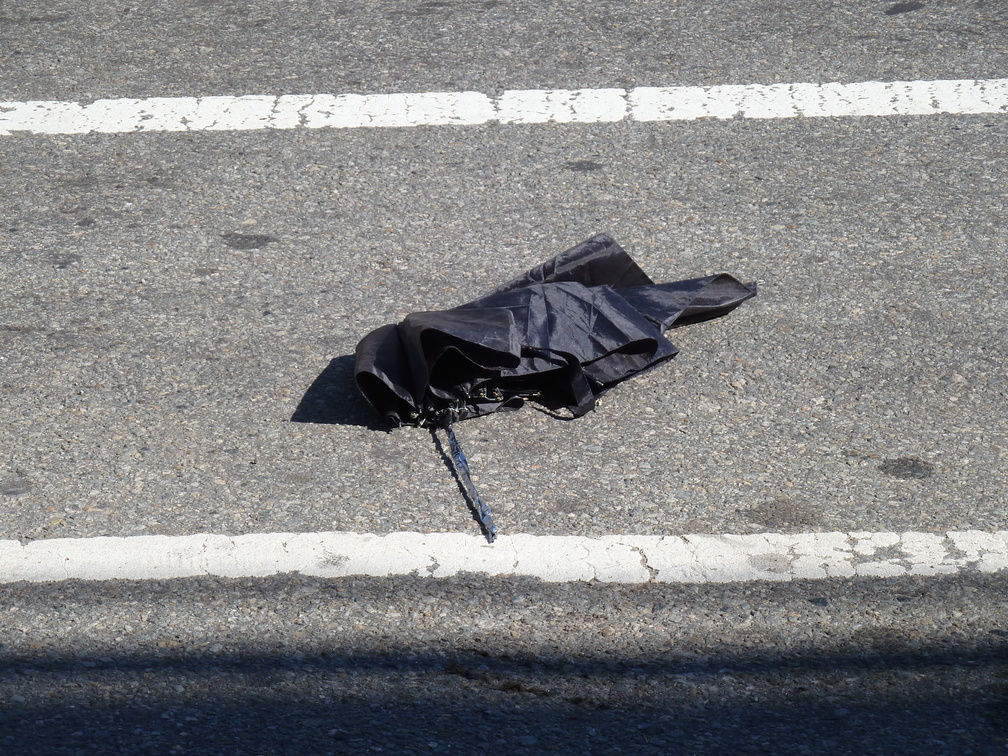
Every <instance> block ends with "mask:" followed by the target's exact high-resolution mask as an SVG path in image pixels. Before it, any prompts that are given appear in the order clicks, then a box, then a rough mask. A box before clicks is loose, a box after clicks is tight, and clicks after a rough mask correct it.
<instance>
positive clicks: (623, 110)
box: [0, 79, 1008, 136]
mask: <svg viewBox="0 0 1008 756" xmlns="http://www.w3.org/2000/svg"><path fill="white" fill-rule="evenodd" d="M938 113H949V114H958V115H967V114H980V113H1000V114H1005V113H1008V79H981V80H971V79H963V80H938V81H890V82H881V81H868V82H856V83H851V84H841V83H837V82H832V83H824V84H816V83H795V84H770V85H764V84H745V85H736V84H722V85H716V86H710V87H637V88H636V89H630V90H624V89H525V90H511V91H506V92H504V93H503V94H502V95H501V96H499V97H492V96H490V95H486V94H483V93H481V92H412V93H410V92H405V93H394V94H364V95H361V94H305V95H280V96H274V95H244V96H239V97H149V98H144V99H115V100H95V101H94V102H91V103H88V104H85V103H80V102H62V101H54V100H52V101H51V100H31V101H27V102H0V136H9V135H11V134H14V133H18V132H24V133H30V134H89V133H125V132H163V131H250V130H261V129H296V128H308V129H321V128H334V129H347V128H382V127H411V126H445V125H459V126H466V125H478V124H484V123H491V122H498V123H506V124H523V123H524V124H533V123H546V122H554V123H602V122H616V121H622V120H628V119H629V120H634V121H695V120H699V119H703V118H714V119H729V118H756V119H764V118H829V117H833V118H842V117H852V116H893V115H934V114H938Z"/></svg>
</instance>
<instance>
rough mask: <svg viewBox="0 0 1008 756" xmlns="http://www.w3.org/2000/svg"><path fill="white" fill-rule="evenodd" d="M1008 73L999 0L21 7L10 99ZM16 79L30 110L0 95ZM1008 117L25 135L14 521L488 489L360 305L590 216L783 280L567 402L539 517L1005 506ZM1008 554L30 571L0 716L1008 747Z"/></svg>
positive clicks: (263, 745)
mask: <svg viewBox="0 0 1008 756" xmlns="http://www.w3.org/2000/svg"><path fill="white" fill-rule="evenodd" d="M1006 77H1008V5H1006V4H1005V3H1003V2H999V1H995V0H988V1H984V0H969V1H965V0H964V1H954V0H947V1H941V0H923V1H922V2H847V3H840V2H835V1H833V0H810V1H806V2H797V1H796V0H782V1H781V2H772V3H771V2H766V1H765V0H748V1H742V0H726V1H725V2H721V3H717V4H712V3H708V2H699V1H697V0H684V1H683V2H677V3H667V2H656V1H645V2H638V3H615V2H590V3H583V2H582V3H575V2H566V3H532V2H511V1H509V0H488V1H486V2H463V1H462V0H458V1H457V2H452V1H445V2H441V1H437V2H419V3H417V2H412V3H408V2H396V3H389V2H375V3H366V4H365V3H357V2H340V3H303V2H288V3H269V4H267V3H261V4H257V3H242V2H233V3H210V2H199V3H197V2H191V3H186V2H179V0H168V1H167V2H164V3H158V4H138V5H128V4H120V5H116V6H114V7H113V6H112V5H108V4H100V3H99V4H95V3H90V4H88V3H79V2H46V3H42V2H22V1H21V0H7V1H5V2H4V3H2V4H0V102H2V101H8V102H11V103H21V102H26V101H31V100H46V101H58V102H81V103H90V102H92V101H94V100H97V99H115V98H150V97H166V98H169V97H205V96H241V95H270V96H283V95H312V94H385V93H401V92H416V93H421V92H463V91H472V92H480V93H485V94H486V95H488V96H490V97H500V96H501V95H502V93H504V92H505V91H507V90H536V89H580V90H584V89H595V88H621V89H624V90H630V89H633V88H635V87H678V86H704V87H706V86H714V85H724V84H738V85H745V84H781V83H783V84H787V83H800V82H812V83H815V82H843V83H847V82H865V81H933V80H949V79H967V80H997V79H1003V78H1006ZM4 109H5V108H4V106H3V105H0V111H3V110H4ZM1006 145H1008V112H993V113H983V114H973V115H969V114H961V113H954V112H950V113H942V114H926V115H890V116H871V117H858V116H850V117H831V118H805V117H796V118H788V119H775V120H766V119H763V120H761V119H753V118H745V117H739V118H733V119H718V118H705V119H700V120H692V121H683V122H679V121H657V122H642V121H635V120H633V119H625V120H621V121H617V122H611V123H556V122H545V123H522V124H507V123H500V122H487V123H483V124H477V125H464V126H452V125H439V126H416V127H399V128H397V127H392V128H366V127H364V128H355V129H331V128H323V129H307V128H294V129H288V130H265V129H259V130H251V131H243V130H199V129H193V130H189V131H175V132H167V131H166V132H151V133H85V134H44V133H34V132H31V131H15V132H11V133H8V134H4V135H2V136H0V177H2V179H3V187H4V191H3V194H2V196H0V539H6V540H17V541H21V542H29V541H34V540H40V539H53V538H74V539H84V538H94V537H97V536H133V535H148V534H150V535H154V534H156V535H166V536H183V535H188V534H193V533H220V534H232V535H240V534H249V533H276V532H305V533H311V532H324V531H350V532H357V533H378V534H382V533H391V532H398V531H419V532H462V533H469V534H472V535H474V536H475V535H477V534H478V533H479V529H478V526H477V524H476V523H475V521H474V520H473V518H472V515H471V513H470V511H469V510H468V509H467V507H466V505H465V502H464V501H463V499H462V498H461V494H460V492H459V489H458V486H457V485H456V482H455V480H454V478H453V476H452V473H451V471H450V469H449V468H448V467H447V466H446V464H445V459H444V457H443V453H442V451H441V450H440V449H439V448H438V446H437V444H436V443H435V442H434V441H433V440H432V438H431V435H430V434H429V433H427V432H426V431H421V430H408V429H402V430H397V431H395V432H391V433H384V432H383V431H382V428H381V423H380V421H379V419H378V418H376V417H374V416H373V415H372V414H371V413H370V410H369V409H368V408H367V407H366V406H365V405H363V403H362V402H361V400H360V399H359V398H358V397H357V395H356V394H355V392H354V389H353V387H352V383H351V378H350V375H351V368H352V356H351V355H352V353H353V349H354V346H355V345H356V343H357V341H358V340H359V339H360V338H361V336H363V335H364V334H365V333H366V332H368V331H369V330H371V329H373V328H375V327H377V326H379V325H382V324H384V323H387V322H392V321H395V320H398V319H400V318H402V317H403V316H404V315H405V314H407V313H409V312H412V311H417V310H425V309H441V308H445V307H450V306H452V305H454V304H459V303H461V302H464V301H468V300H469V299H472V298H473V297H475V296H477V295H479V294H481V293H483V292H484V291H486V290H488V289H490V288H492V287H494V286H496V285H497V284H498V283H500V282H502V281H504V280H507V279H509V278H511V277H513V276H514V275H516V274H518V273H520V272H522V271H524V270H525V269H527V268H529V267H531V266H532V265H534V264H536V263H538V262H540V261H542V260H543V259H546V258H547V257H550V256H552V255H554V254H556V253H558V252H560V251H562V250H564V249H566V248H567V247H570V246H572V245H573V244H575V243H577V242H579V241H581V240H583V239H585V238H587V237H589V236H591V235H593V234H595V233H598V232H602V231H605V232H608V233H610V234H612V235H613V236H614V237H615V238H616V239H617V241H618V242H620V243H621V244H622V245H623V246H624V247H625V248H626V249H627V250H628V251H629V252H630V253H631V255H633V256H634V257H635V259H637V261H638V262H639V263H640V265H641V266H642V267H643V268H644V270H645V271H646V272H648V273H649V274H650V275H651V276H652V278H654V279H655V280H658V281H665V280H678V279H681V278H690V277H694V276H699V275H704V274H708V273H718V272H727V273H731V274H733V275H735V276H736V277H738V278H740V279H743V280H747V281H749V280H754V281H757V282H758V283H759V286H760V294H759V296H758V297H757V298H756V299H754V300H752V301H750V302H747V303H746V304H745V305H743V306H742V307H741V308H739V309H738V310H737V311H736V312H734V313H732V314H731V315H730V316H728V317H727V318H724V319H722V320H718V321H714V322H711V323H706V324H702V325H698V326H695V327H690V328H685V329H679V330H677V331H675V332H673V334H672V337H673V341H674V342H675V343H676V344H677V346H679V347H680V349H681V350H682V352H681V354H680V355H679V356H678V357H677V358H676V359H675V360H674V361H673V362H672V363H671V364H669V365H668V366H665V367H663V368H661V369H659V370H656V371H653V372H651V373H649V374H647V375H646V376H642V377H641V378H640V379H638V380H634V381H631V382H629V383H627V384H624V385H622V386H620V387H619V388H618V389H617V390H615V391H614V392H612V393H611V394H610V395H609V396H607V397H606V400H605V401H604V402H603V403H602V405H601V406H600V407H599V408H598V410H597V411H596V412H594V413H591V414H590V415H589V416H587V417H585V418H583V419H581V420H579V421H576V422H570V423H564V422H560V421H558V420H555V419H553V418H550V417H548V416H546V415H543V414H541V413H538V412H535V411H532V410H529V409H526V410H523V411H522V412H517V413H511V414H508V415H501V416H497V417H490V418H485V419H480V420H474V421H471V422H466V423H462V424H460V425H459V426H458V428H457V432H458V434H459V436H460V440H461V441H462V443H463V444H464V445H465V447H466V450H467V452H468V454H469V458H470V462H471V464H472V466H473V468H474V472H475V473H476V477H477V482H478V484H479V486H480V490H481V492H483V493H484V495H485V497H486V499H487V500H488V502H489V503H490V505H491V506H492V507H493V509H494V511H495V515H496V520H497V524H498V527H499V528H500V529H501V531H502V532H504V533H512V534H514V533H528V534H534V535H576V536H588V537H602V536H607V535H613V534H617V535H628V534H629V535H633V534H637V535H678V534H687V533H708V534H725V533H736V534H754V533H761V532H776V533H807V532H818V531H841V532H861V531H863V532H881V531H895V532H903V531H919V532H925V533H943V532H947V531H951V530H955V531H969V530H976V531H980V532H986V533H991V532H994V531H1003V530H1005V529H1006V523H1008V498H1006V493H1005V492H1006V491H1008V465H1006V458H1008V420H1006V417H1008V412H1006V410H1005V405H1006V402H1005V400H1006V394H1008V369H1006V367H1005V366H1006V364H1008V298H1006V296H1005V292H1006V291H1008V260H1006V250H1008V232H1006V228H1008V225H1006V223H1008V147H1006ZM1006 588H1008V582H1006V575H1005V573H1004V572H999V573H993V574H983V573H977V572H961V573H957V574H954V575H949V576H943V577H934V578H925V577H902V578H882V577H874V578H869V577H858V578H853V579H828V580H816V581H801V580H798V581H793V582H788V583H764V582H736V583H725V584H719V585H711V584H697V585H668V584H656V583H644V584H640V585H622V584H617V585H611V584H600V583H593V582H587V583H584V582H570V583H556V584H553V583H546V582H539V581H536V580H533V579H530V578H523V577H508V576H498V577H494V578H486V577H481V576H479V575H463V576H460V577H452V578H445V579H438V580H432V579H430V578H423V577H395V578H386V579H383V578H336V579H322V578H309V577H305V576H300V575H281V576H276V577H270V578H266V579H256V578H251V577H249V578H236V579H223V578H210V577H207V578H198V579H180V580H174V581H143V582H131V581H104V582H98V581H95V582H85V581H65V582H58V583H49V584H38V583H34V584H30V583H13V584H10V583H8V584H4V585H2V587H0V595H2V596H3V599H2V601H0V700H3V703H4V705H3V708H2V710H0V751H2V752H4V753H33V754H37V753H88V752H99V753H101V752H124V753H125V752H136V753H221V754H224V753H234V754H245V753H248V754H258V753H263V754H272V753H275V754H293V753H329V752H331V753H358V752H359V753H368V752H394V753H484V752H488V751H498V750H505V749H506V750H508V751H511V752H514V753H544V752H586V753H589V752H596V753H610V752H611V753H618V752H627V753H629V752H635V753H712V754H713V753H719V754H720V753H795V754H799V753H830V754H834V753H850V754H861V753H879V754H893V753H907V754H910V753H913V754H998V753H1005V752H1006V751H1008V659H1006V652H1008V593H1006Z"/></svg>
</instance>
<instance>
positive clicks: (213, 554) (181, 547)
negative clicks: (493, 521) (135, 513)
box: [0, 531, 1008, 583]
mask: <svg viewBox="0 0 1008 756" xmlns="http://www.w3.org/2000/svg"><path fill="white" fill-rule="evenodd" d="M1004 570H1008V531H999V532H996V533H986V532H980V531H952V532H948V533H943V534H937V533H913V532H908V533H887V532H883V533H865V532H854V533H799V534H794V535H785V534H780V533H760V534H757V535H744V536H743V535H685V536H604V537H601V538H585V537H581V536H533V535H524V534H518V535H511V536H502V537H500V538H498V540H497V542H496V543H494V544H493V545H490V544H487V543H486V541H484V540H483V539H482V538H480V537H477V536H472V535H464V534H461V533H426V534H424V533H390V534H388V535H384V536H381V535H373V534H369V533H363V534H358V533H259V534H252V535H243V536H234V537H231V536H224V535H207V534H197V535H189V536H133V537H128V538H79V539H73V538H58V539H52V540H42V541H32V542H29V543H26V544H22V543H20V542H18V541H0V583H11V582H17V581H30V582H45V581H55V580H67V579H79V580H148V579H165V578H184V577H193V576H199V575H216V576H220V577H262V576H266V575H276V574H282V573H290V572H298V573H301V574H304V575H314V576H320V577H342V576H347V575H370V576H376V577H388V576H391V575H413V574H415V575H419V576H422V577H434V578H444V577H451V576H453V575H457V574H459V573H464V572H472V573H482V574H488V575H520V576H529V577H535V578H539V579H541V580H546V581H550V582H570V581H591V580H596V581H599V582H604V583H643V582H649V581H650V582H658V583H726V582H736V581H750V580H775V581H781V580H817V579H823V578H850V577H861V576H864V577H898V576H903V575H921V576H933V575H946V574H953V573H957V572H963V571H974V572H982V573H994V572H1000V571H1004Z"/></svg>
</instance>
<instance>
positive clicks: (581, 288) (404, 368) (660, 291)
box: [354, 234, 756, 541]
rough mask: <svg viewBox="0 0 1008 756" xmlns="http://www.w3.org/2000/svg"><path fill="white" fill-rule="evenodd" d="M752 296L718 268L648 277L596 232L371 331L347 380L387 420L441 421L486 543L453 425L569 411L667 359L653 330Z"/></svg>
mask: <svg viewBox="0 0 1008 756" xmlns="http://www.w3.org/2000/svg"><path fill="white" fill-rule="evenodd" d="M755 294H756V286H755V284H743V283H740V282H739V281H738V280H736V279H735V278H733V277H731V276H729V275H726V274H721V275H715V276H706V277H704V278H694V279H690V280H687V281H677V282H675V283H666V284H656V283H655V282H654V281H652V280H651V279H650V278H649V277H648V276H647V274H645V273H644V271H642V270H641V269H640V267H638V265H637V263H635V262H634V261H633V259H632V258H631V257H630V255H628V254H627V253H626V252H625V251H624V250H623V249H622V248H621V247H620V246H619V245H618V244H617V243H616V242H615V241H613V239H612V238H611V237H609V236H607V235H605V234H600V235H598V236H594V237H592V238H591V239H588V240H587V241H585V242H582V243H581V244H578V245H577V246H576V247H573V248H572V249H569V250H567V251H566V252H564V253H562V254H560V255H557V256H556V257H554V258H553V259H551V260H548V261H546V262H544V263H543V264H542V265H539V266H538V267H535V268H533V269H532V270H530V271H528V272H527V273H525V274H524V275H521V276H519V277H518V278H516V279H514V280H513V281H510V282H508V283H506V284H504V285H502V286H500V287H498V288H497V289H495V290H494V291H492V292H490V293H489V294H487V295H485V296H483V297H480V298H479V299H477V300H475V301H473V302H469V303H468V304H464V305H460V306H458V307H455V308H453V309H451V310H443V311H439V312H418V313H414V314H412V315H408V316H407V317H406V318H405V319H404V320H403V321H402V322H401V323H398V324H391V325H386V326H382V327H381V328H379V329H377V330H375V331H372V332H371V333H369V334H368V335H367V336H365V337H364V338H363V339H362V340H361V341H360V343H359V344H358V345H357V355H356V365H355V367H354V377H355V380H356V383H357V387H358V388H359V389H360V391H361V393H362V394H364V397H365V398H366V399H367V401H368V402H369V403H370V404H371V405H372V406H373V407H374V408H375V409H376V410H378V412H379V413H381V414H382V415H384V416H385V418H386V419H387V420H388V421H389V422H390V423H392V424H393V425H396V426H401V425H414V426H420V427H427V428H432V429H435V428H444V429H445V431H446V432H447V435H448V443H449V448H450V451H451V456H452V460H453V462H454V465H455V469H456V472H457V473H458V476H459V480H460V481H461V482H462V484H463V486H464V488H465V489H466V491H467V493H468V495H469V497H470V498H471V499H472V503H473V506H474V507H475V509H476V512H477V515H478V517H479V520H480V523H481V524H482V526H483V528H484V530H485V533H486V537H487V539H488V540H489V541H493V539H494V537H495V536H496V533H497V531H496V528H495V527H494V524H493V520H492V518H491V516H490V510H489V508H488V507H487V506H486V505H485V504H484V503H483V501H482V500H481V498H480V496H479V493H478V492H477V491H476V487H475V486H474V485H473V482H472V479H471V476H470V473H469V465H468V462H467V461H466V458H465V454H463V452H462V448H461V446H459V443H458V440H457V439H456V437H455V432H454V430H453V428H452V423H453V422H455V421H456V420H464V419H466V418H470V417H477V416H479V415H487V414H490V413H492V412H501V411H505V410H515V409H518V408H520V407H521V406H522V405H523V404H524V403H525V402H526V401H534V402H535V403H536V404H537V405H540V406H542V407H544V408H546V409H547V410H550V411H552V412H560V411H563V410H566V411H569V412H570V416H571V417H580V416H582V415H584V414H585V413H586V412H588V411H589V410H591V409H593V408H594V407H595V404H596V402H597V401H598V399H599V398H600V397H601V396H602V395H603V394H605V393H606V392H607V391H608V390H609V389H611V388H612V387H613V386H615V385H616V384H617V383H620V382H621V381H624V380H626V379H627V378H630V377H632V376H634V375H638V374H640V373H642V372H644V371H645V370H648V369H650V368H652V367H655V366H656V365H659V364H661V363H663V362H665V361H667V360H669V359H671V358H672V357H674V356H675V355H676V353H677V352H678V350H677V349H676V348H675V347H674V346H673V345H672V344H671V343H670V342H669V341H668V339H666V338H665V336H664V335H663V334H664V331H666V330H667V329H669V328H672V327H678V326H683V325H688V324H690V323H697V322H700V321H702V320H709V319H711V318H716V317H719V316H721V315H725V314H726V313H728V312H730V311H731V310H733V309H734V308H736V307H737V306H738V305H740V304H741V303H742V302H744V301H745V300H747V299H749V298H750V297H753V296H755Z"/></svg>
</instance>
